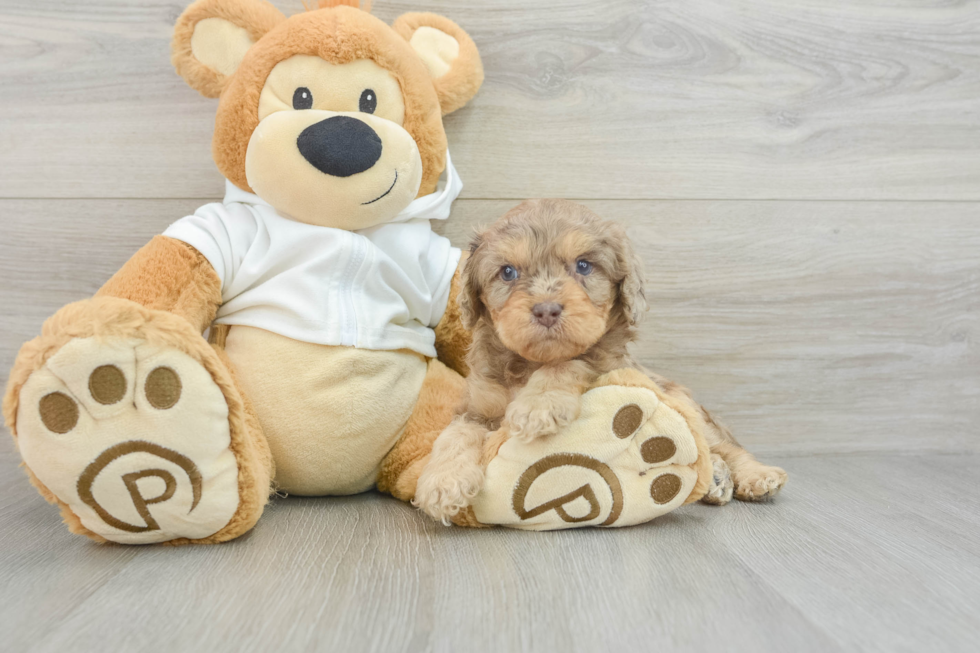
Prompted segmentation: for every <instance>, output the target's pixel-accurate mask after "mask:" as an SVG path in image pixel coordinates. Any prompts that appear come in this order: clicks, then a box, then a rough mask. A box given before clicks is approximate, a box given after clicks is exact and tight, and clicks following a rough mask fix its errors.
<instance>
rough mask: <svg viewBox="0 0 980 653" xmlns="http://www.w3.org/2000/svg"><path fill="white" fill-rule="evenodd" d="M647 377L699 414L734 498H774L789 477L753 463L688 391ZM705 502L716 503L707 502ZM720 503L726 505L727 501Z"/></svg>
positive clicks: (654, 377) (752, 457) (706, 435)
mask: <svg viewBox="0 0 980 653" xmlns="http://www.w3.org/2000/svg"><path fill="white" fill-rule="evenodd" d="M650 378H652V379H653V380H654V381H656V382H657V385H659V386H660V387H661V388H662V389H663V391H664V392H666V393H667V394H669V395H670V396H672V397H676V398H678V399H683V400H686V401H688V402H690V403H691V405H693V406H695V407H696V408H697V409H698V410H700V411H701V415H702V417H704V422H705V425H706V426H707V428H706V429H705V433H704V437H705V440H707V441H708V446H709V447H710V448H711V453H712V454H717V455H718V456H720V458H721V459H722V460H723V461H724V462H725V463H726V464H727V465H728V469H729V470H730V472H731V482H732V483H733V485H734V494H735V498H736V499H738V500H740V501H764V500H766V499H769V498H771V497H773V496H775V495H776V493H777V492H779V490H780V489H782V487H783V485H785V484H786V480H787V478H788V477H787V475H786V472H785V471H783V470H782V469H781V468H779V467H773V466H771V465H763V464H762V463H760V462H759V461H758V460H756V459H755V456H753V455H752V454H750V453H749V452H748V451H746V450H745V449H744V448H743V447H742V445H740V444H739V443H738V440H736V439H735V436H733V435H732V432H731V430H729V428H728V427H727V426H725V425H724V424H722V423H721V422H719V421H717V420H715V418H714V417H712V416H711V413H709V412H708V411H707V410H706V409H705V408H704V406H701V405H700V404H698V403H697V402H696V401H694V399H693V398H692V397H691V392H690V391H689V390H688V389H687V388H685V387H683V386H681V385H678V384H676V383H674V382H672V381H668V380H667V379H665V378H664V377H662V376H660V375H658V374H650ZM712 459H714V456H712ZM715 471H716V473H717V472H718V471H719V469H718V466H717V464H716V466H715ZM722 476H723V474H722ZM709 494H710V491H709ZM708 503H718V502H717V501H708ZM721 503H727V501H724V502H721Z"/></svg>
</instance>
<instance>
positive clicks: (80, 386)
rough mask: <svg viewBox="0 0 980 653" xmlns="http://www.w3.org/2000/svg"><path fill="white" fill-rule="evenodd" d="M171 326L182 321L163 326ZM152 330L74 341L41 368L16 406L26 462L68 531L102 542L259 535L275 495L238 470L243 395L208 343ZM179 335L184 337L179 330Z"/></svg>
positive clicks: (251, 475)
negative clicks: (190, 343)
mask: <svg viewBox="0 0 980 653" xmlns="http://www.w3.org/2000/svg"><path fill="white" fill-rule="evenodd" d="M142 313H145V309H141V310H139V311H136V312H135V314H136V315H137V316H138V315H139V314H142ZM167 319H173V320H179V319H180V318H176V317H173V316H169V315H168V316H165V317H158V318H157V321H160V320H163V321H166V320H167ZM137 320H138V317H137ZM177 324H178V325H179V323H177ZM130 325H131V326H132V322H131V323H130ZM143 326H144V327H146V328H147V333H143V334H142V335H144V336H146V337H142V338H141V337H138V336H139V335H141V334H140V331H141V329H140V328H139V327H136V328H135V330H133V331H132V332H131V333H129V334H128V335H129V336H130V337H118V336H117V337H85V338H73V339H68V340H67V342H65V343H64V345H63V346H61V347H60V348H58V349H57V350H56V351H54V353H53V354H52V355H50V356H48V357H47V358H46V359H45V360H43V363H42V364H40V365H37V364H35V365H34V366H33V367H35V369H34V371H33V372H32V373H30V375H29V377H27V378H26V382H24V383H23V385H22V387H20V389H19V394H18V395H17V396H16V397H15V398H13V399H14V400H16V402H17V408H16V422H15V424H16V428H15V433H16V437H17V442H18V445H19V448H20V452H21V454H22V456H23V458H24V462H25V465H26V467H27V468H28V471H29V473H30V474H31V476H32V480H33V481H34V482H35V484H36V485H37V486H38V489H39V490H41V492H42V494H44V495H45V497H46V498H48V499H49V500H53V501H56V502H57V503H59V504H60V505H61V506H62V512H63V514H64V516H65V519H66V522H68V524H69V527H71V528H72V530H73V531H75V532H79V533H83V534H86V535H89V536H90V537H93V539H97V540H109V541H113V542H120V543H126V544H147V543H154V542H166V541H178V542H180V541H220V540H223V539H231V537H235V536H237V535H239V534H241V533H242V532H244V531H245V530H247V529H248V528H249V527H251V525H252V524H253V523H254V520H255V519H257V517H258V514H260V513H261V508H262V505H263V504H264V503H265V499H264V495H267V494H268V482H267V481H266V482H265V487H264V488H261V489H260V490H259V494H260V495H263V496H261V498H260V499H259V500H257V499H256V497H255V496H252V495H254V494H256V493H255V492H254V490H255V488H249V487H246V486H248V485H251V481H253V480H254V478H255V474H254V473H253V472H255V471H256V470H254V469H249V470H244V471H246V472H248V473H245V474H240V472H242V471H243V470H241V469H240V465H239V462H240V461H239V455H236V451H235V450H233V449H237V451H238V453H239V454H241V452H243V451H245V450H247V449H248V448H247V447H245V446H243V444H244V443H242V442H241V439H242V437H243V434H242V430H243V429H245V425H244V422H245V421H246V420H245V419H244V417H243V414H242V413H243V405H242V402H241V399H240V397H234V396H232V397H231V398H230V401H231V403H229V397H226V395H225V392H228V393H229V394H231V395H234V394H235V388H234V385H233V383H230V382H229V381H230V378H229V377H226V378H225V379H221V373H224V374H227V370H225V369H224V368H223V367H222V363H221V362H220V361H219V360H218V357H217V356H216V353H215V351H214V350H213V349H211V348H210V347H209V346H208V345H207V344H206V343H205V342H204V340H203V339H202V338H201V337H200V336H196V338H197V340H198V341H199V344H198V345H197V347H198V350H199V351H197V352H195V351H193V348H190V349H189V350H188V351H182V350H181V349H179V348H177V347H174V346H167V345H166V344H164V343H162V342H161V339H162V338H161V337H160V335H159V333H157V334H156V336H157V337H152V336H153V334H152V332H153V331H154V328H153V326H152V325H143ZM186 326H187V328H188V329H189V325H186ZM169 338H170V340H171V342H177V341H179V338H178V337H177V334H175V333H173V332H171V333H170V334H169ZM25 349H28V347H25ZM195 353H196V354H199V355H201V356H204V357H206V358H207V361H206V362H207V363H209V364H210V367H211V368H213V371H217V372H218V378H219V380H223V381H225V382H224V383H222V385H221V386H219V383H218V382H216V380H215V377H213V376H212V372H211V371H209V370H208V369H206V368H205V366H204V364H202V361H201V360H200V359H199V358H196V357H195V356H194V355H193V354H195ZM22 355H23V356H24V357H25V358H26V357H27V356H28V355H29V354H24V353H23V352H22ZM20 362H21V361H19V363H20ZM36 362H40V361H36ZM14 376H15V377H16V376H17V368H15V374H14ZM14 384H15V382H12V385H14ZM222 386H223V387H222ZM223 388H224V389H223ZM10 399H12V398H11V397H9V396H8V400H10ZM230 406H231V407H232V408H230ZM230 411H232V412H234V413H235V414H234V415H230ZM12 426H13V425H12ZM233 431H235V432H234V433H233ZM236 439H237V442H236V444H237V445H238V446H237V447H235V446H233V440H236ZM245 458H247V456H244V457H243V461H244V464H246V465H248V464H252V465H253V466H254V460H247V459H245ZM259 475H260V476H261V473H259ZM243 479H244V482H242V481H243Z"/></svg>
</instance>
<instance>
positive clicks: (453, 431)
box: [412, 417, 487, 526]
mask: <svg viewBox="0 0 980 653" xmlns="http://www.w3.org/2000/svg"><path fill="white" fill-rule="evenodd" d="M486 434H487V429H486V428H485V427H484V426H481V425H480V424H477V423H475V422H471V421H468V420H467V419H466V418H465V417H457V418H456V419H454V420H453V421H452V423H451V424H450V425H449V426H448V427H446V429H445V430H444V431H443V432H442V433H440V434H439V437H438V438H436V441H435V443H434V444H433V445H432V455H431V456H430V458H429V462H428V464H427V465H426V466H425V469H423V470H422V474H421V476H419V482H418V485H417V486H416V488H415V498H414V499H413V500H412V505H414V506H416V507H418V508H419V509H421V510H422V511H423V512H425V513H426V514H427V515H429V516H430V517H432V518H433V519H435V520H437V521H441V522H442V523H443V524H445V525H446V526H449V523H450V519H451V518H452V517H455V516H456V514H457V513H459V511H460V510H463V509H464V508H466V507H467V506H468V505H470V502H471V501H472V500H473V498H474V497H475V496H476V495H477V494H478V493H479V492H480V488H482V487H483V465H481V464H480V456H481V454H482V451H483V440H484V438H485V437H486Z"/></svg>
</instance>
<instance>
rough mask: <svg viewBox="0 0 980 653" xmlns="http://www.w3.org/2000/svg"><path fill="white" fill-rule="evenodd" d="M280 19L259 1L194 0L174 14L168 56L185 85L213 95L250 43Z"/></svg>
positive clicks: (283, 18) (275, 10) (229, 76)
mask: <svg viewBox="0 0 980 653" xmlns="http://www.w3.org/2000/svg"><path fill="white" fill-rule="evenodd" d="M284 20H286V17H285V16H283V15H282V12H280V11H279V10H278V9H276V8H275V7H273V6H272V5H271V4H269V3H268V2H265V1H264V0H197V2H195V3H194V4H192V5H191V6H189V7H188V8H187V9H185V10H184V13H182V14H181V15H180V18H178V19H177V24H176V25H175V26H174V38H173V41H172V42H171V50H172V54H171V57H170V60H171V61H172V62H173V64H174V68H176V69H177V74H178V75H180V76H181V77H183V78H184V81H185V82H187V84H188V86H190V87H191V88H193V89H194V90H196V91H197V92H199V93H200V94H201V95H203V96H205V97H218V96H219V95H221V91H222V90H224V88H225V86H226V85H227V84H228V80H229V79H231V76H232V75H234V74H235V71H236V70H237V69H238V64H240V63H241V62H242V59H243V58H244V57H245V53H246V52H248V50H249V48H251V47H252V46H253V45H254V44H255V42H256V41H258V40H259V39H260V38H262V35H263V34H265V33H266V32H268V31H269V30H271V29H272V28H273V27H275V26H276V25H278V24H279V23H281V22H282V21H284Z"/></svg>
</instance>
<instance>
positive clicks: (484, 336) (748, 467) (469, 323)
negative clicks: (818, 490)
mask: <svg viewBox="0 0 980 653" xmlns="http://www.w3.org/2000/svg"><path fill="white" fill-rule="evenodd" d="M460 308H461V313H462V318H463V322H464V326H466V327H467V328H468V329H470V330H472V333H473V345H472V347H471V348H470V351H469V354H468V357H467V363H468V364H469V368H470V375H469V377H468V379H467V381H468V388H469V393H468V398H467V402H466V405H465V406H463V407H462V408H461V410H460V411H459V412H460V414H459V416H458V417H457V418H456V419H455V420H454V421H453V422H452V424H450V425H449V427H447V428H446V430H445V431H443V432H442V434H440V436H439V438H438V439H437V440H436V442H435V444H434V446H433V449H432V455H431V458H430V460H429V463H428V464H427V466H426V468H425V470H424V471H423V473H422V475H421V477H420V478H419V482H418V487H417V489H416V492H415V501H414V503H415V504H416V505H417V506H419V507H420V508H421V509H422V510H423V511H425V512H426V513H428V514H429V515H430V516H432V517H433V518H435V519H438V520H441V521H442V522H443V523H446V524H448V523H449V521H450V520H451V519H452V518H453V517H454V516H456V515H457V514H458V513H459V511H460V510H462V509H464V508H465V507H466V506H467V505H469V503H470V501H471V500H472V499H473V498H474V497H475V496H476V494H477V493H478V492H479V491H480V488H481V486H482V484H483V465H482V461H481V459H480V458H481V452H482V448H483V443H484V440H485V438H486V436H487V434H488V433H489V432H492V431H496V430H498V429H502V430H505V431H506V433H507V435H508V436H509V437H516V438H522V439H526V440H530V439H533V438H538V437H542V436H547V435H554V434H556V433H557V432H558V431H559V430H560V429H561V427H562V426H564V425H565V424H568V423H569V422H571V421H573V420H574V419H575V418H576V417H578V413H579V402H580V397H581V395H582V393H583V392H584V391H585V390H586V389H587V388H588V387H589V386H590V385H591V384H592V382H593V381H594V380H595V379H596V378H597V377H599V376H600V375H602V374H605V373H607V372H611V371H613V370H615V369H619V368H623V367H632V368H637V369H643V368H642V367H641V366H640V365H639V364H638V363H637V362H636V361H634V360H633V358H632V357H631V356H630V354H629V352H628V350H627V345H628V344H629V343H630V342H632V341H633V340H634V339H635V338H636V335H637V334H636V324H637V321H638V320H639V317H640V315H641V314H642V312H643V311H645V310H646V308H647V302H646V298H645V296H644V292H643V275H642V264H641V261H640V259H639V258H638V257H637V255H636V253H635V252H634V250H633V247H632V245H631V244H630V241H629V238H628V237H627V236H626V233H625V231H624V230H623V228H622V227H620V226H619V225H618V224H616V223H614V222H609V221H606V220H603V219H601V218H600V217H599V216H597V215H596V214H595V213H593V212H592V211H590V210H589V209H587V208H586V207H584V206H581V205H579V204H575V203H573V202H569V201H567V200H529V201H526V202H523V203H522V204H520V205H519V206H517V207H515V208H513V209H511V210H510V211H509V212H508V213H507V214H505V215H504V216H503V217H502V218H501V219H500V220H498V221H497V222H496V223H494V224H493V225H492V226H490V227H489V228H488V229H486V230H484V231H483V232H482V233H480V234H479V235H478V236H477V237H476V238H475V239H474V241H473V243H472V245H471V247H470V258H469V260H468V261H467V263H466V266H465V269H464V271H463V291H462V292H461V294H460ZM643 371H644V372H645V373H647V374H649V375H650V378H651V379H653V380H654V381H655V382H656V383H657V384H658V385H660V386H661V388H662V389H663V390H664V392H666V393H667V394H669V395H671V396H673V397H676V398H678V399H681V400H682V401H685V402H688V403H690V404H691V405H692V406H693V407H695V408H696V409H697V410H700V411H701V412H702V414H703V416H704V418H705V423H706V424H707V427H708V428H707V432H706V433H705V437H706V439H707V441H708V443H709V445H710V446H711V451H712V458H713V463H714V471H715V473H714V479H713V483H712V487H711V489H710V490H709V492H708V494H707V495H706V496H705V498H704V499H703V501H706V502H708V503H716V504H724V503H727V502H728V501H729V500H731V497H732V493H733V489H734V494H735V496H736V498H739V499H742V500H746V501H753V500H760V499H764V498H767V497H769V496H772V495H774V494H775V493H776V492H778V491H779V489H780V488H781V487H782V485H783V484H784V483H785V482H786V473H785V472H784V471H783V470H782V469H779V468H778V467H769V466H766V465H762V464H761V463H759V462H758V461H756V460H755V458H754V457H753V456H752V455H751V454H750V453H748V452H747V451H745V449H743V448H742V447H741V446H740V445H739V444H738V442H737V441H736V440H735V438H734V437H733V436H732V434H731V432H730V431H729V430H728V429H727V428H726V427H725V426H723V425H722V424H720V423H719V422H717V421H715V420H714V419H713V418H712V417H711V415H710V414H709V413H708V411H706V410H705V409H704V408H703V407H701V406H699V405H698V404H697V403H695V402H694V400H693V399H692V397H691V394H690V392H689V391H688V390H687V389H686V388H684V387H682V386H679V385H677V384H675V383H672V382H670V381H668V380H667V379H664V378H663V377H661V376H659V375H656V374H651V373H649V372H648V371H647V370H643Z"/></svg>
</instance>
